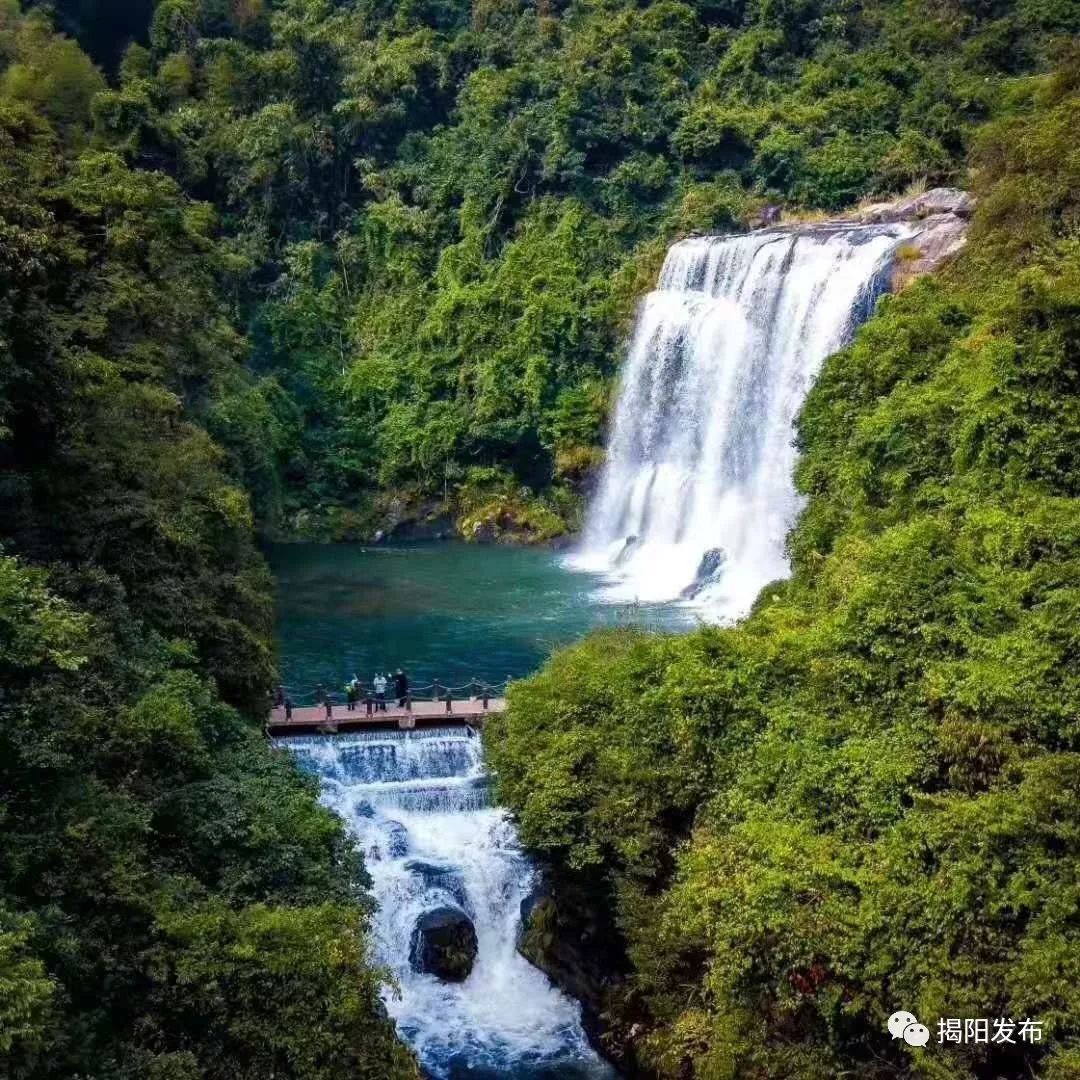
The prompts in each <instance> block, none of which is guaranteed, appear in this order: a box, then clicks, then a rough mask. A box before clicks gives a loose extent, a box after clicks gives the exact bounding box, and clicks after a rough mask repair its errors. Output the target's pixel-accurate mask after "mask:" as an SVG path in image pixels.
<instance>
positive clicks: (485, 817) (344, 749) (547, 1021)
mask: <svg viewBox="0 0 1080 1080" xmlns="http://www.w3.org/2000/svg"><path fill="white" fill-rule="evenodd" d="M268 555H269V558H270V562H271V565H272V567H273V570H274V573H275V575H276V576H277V582H278V637H279V644H280V650H281V657H280V662H281V669H282V677H283V680H284V681H285V683H286V685H288V686H289V687H290V690H291V692H292V694H293V697H294V699H295V700H296V701H297V702H301V703H306V700H305V699H306V695H307V694H308V693H309V691H310V688H312V687H314V686H315V685H316V684H317V683H320V682H321V683H323V684H324V686H325V687H326V688H327V689H329V690H337V689H338V688H339V687H340V686H341V685H342V683H343V682H344V680H345V679H346V678H348V677H349V676H351V675H352V674H353V673H356V674H358V675H359V676H360V677H361V679H363V680H364V681H370V679H371V677H372V675H373V674H374V672H376V671H386V670H388V669H395V668H397V667H402V668H404V669H405V670H406V671H407V672H408V673H409V675H410V677H411V679H412V682H413V684H414V686H415V685H420V684H423V683H429V682H431V681H433V680H435V679H438V680H439V681H440V682H441V683H442V684H443V685H450V686H460V685H463V684H465V683H468V682H469V681H470V680H472V679H474V678H475V679H480V680H483V681H485V682H489V683H497V682H501V681H502V680H504V679H506V678H507V677H511V678H517V677H520V676H523V675H527V674H529V673H530V672H532V671H534V670H535V669H536V668H537V667H539V666H540V664H542V663H543V661H544V659H545V658H546V657H547V656H548V655H549V654H550V652H551V650H552V649H554V648H555V647H557V646H559V645H562V644H565V643H567V642H570V641H573V640H574V639H576V638H578V637H580V636H581V635H583V634H585V633H587V632H588V631H589V630H591V629H593V628H595V627H598V626H605V625H613V624H620V623H621V624H626V623H633V624H636V625H644V626H649V627H655V628H688V627H689V626H691V625H693V620H692V616H691V615H690V613H689V612H688V611H686V610H685V609H681V608H678V607H674V606H667V607H661V606H656V607H613V606H610V605H605V604H602V603H598V602H597V601H596V600H595V599H594V598H593V596H592V595H591V594H592V593H593V592H594V590H595V589H596V587H597V585H598V584H599V579H598V578H595V577H591V576H588V575H584V574H578V573H573V572H571V571H569V570H567V569H565V568H564V567H563V566H562V564H561V561H560V559H559V557H558V556H557V555H556V554H554V553H553V552H551V551H545V550H538V549H535V548H509V547H480V546H474V545H466V544H462V543H453V542H450V543H429V544H413V545H408V546H393V547H390V546H383V545H379V546H375V547H366V546H362V545H335V546H324V545H314V544H290V545H280V546H276V547H273V548H271V549H270V551H269V552H268ZM471 735H472V733H471V732H469V731H465V730H462V729H460V728H458V729H452V728H446V729H432V730H425V731H415V732H409V731H389V732H386V731H382V732H372V731H365V732H360V733H354V734H346V735H317V736H303V737H299V738H295V739H287V740H283V742H282V745H285V746H288V747H289V748H290V749H291V750H292V752H293V753H294V754H296V755H297V758H298V760H299V761H300V763H301V764H302V766H303V767H304V768H306V769H308V770H309V771H311V772H313V773H315V774H316V775H317V776H318V777H319V778H320V780H321V783H322V797H323V802H324V803H325V804H326V805H327V806H330V807H331V808H333V809H334V810H335V811H336V812H337V813H338V814H340V815H341V817H342V818H343V819H344V820H345V821H346V822H347V823H348V825H349V828H350V833H351V835H352V836H353V837H354V838H355V839H356V842H357V844H358V846H359V847H360V848H361V849H362V850H363V851H364V854H365V859H366V865H367V868H368V871H369V873H370V874H371V878H372V888H373V892H374V894H375V897H376V900H377V901H378V909H377V911H376V914H375V916H374V919H375V922H374V931H375V932H374V935H373V940H374V943H375V948H376V951H377V955H378V957H379V959H380V961H381V962H382V963H384V964H385V965H386V966H387V968H388V969H389V970H390V971H391V972H393V974H394V977H395V980H396V982H397V986H398V988H399V992H398V993H397V994H396V995H389V994H388V995H387V997H386V1004H387V1009H388V1011H389V1013H390V1015H391V1016H392V1017H393V1018H394V1020H395V1021H396V1023H397V1026H398V1031H399V1033H400V1034H401V1036H402V1037H403V1038H404V1039H405V1040H406V1041H407V1042H408V1043H409V1044H410V1045H411V1046H412V1047H413V1049H414V1050H415V1051H416V1053H417V1056H418V1057H419V1059H420V1061H421V1063H422V1065H423V1067H424V1070H425V1073H426V1075H428V1076H430V1077H432V1078H433V1080H497V1078H501V1080H613V1078H614V1077H615V1075H616V1074H615V1072H614V1070H613V1069H611V1068H610V1067H609V1066H608V1065H607V1064H606V1063H604V1062H603V1061H602V1060H601V1059H600V1058H599V1057H598V1056H597V1054H596V1052H595V1051H594V1050H593V1049H592V1048H591V1047H590V1046H589V1044H588V1040H587V1037H586V1035H585V1031H584V1029H583V1027H582V1024H581V1019H580V1009H579V1007H578V1005H577V1004H576V1003H575V1002H573V1001H572V1000H570V999H569V998H567V997H566V996H565V995H564V994H562V993H561V992H560V991H558V990H557V989H556V988H554V987H553V986H551V984H550V983H549V982H548V980H547V979H546V978H545V977H544V976H543V975H542V974H541V973H540V972H539V971H537V970H536V969H535V968H533V967H531V966H530V965H529V964H528V962H527V961H526V960H525V959H524V958H523V957H521V956H520V955H519V954H518V952H517V950H516V940H517V935H518V933H519V929H520V921H521V916H520V913H521V905H522V902H523V901H524V900H525V899H526V898H527V897H528V896H529V894H530V892H531V890H532V889H533V887H534V884H535V882H536V870H535V868H534V866H533V864H532V863H531V861H530V860H529V858H528V856H527V855H526V854H525V852H523V851H522V850H521V847H520V844H519V841H518V838H517V831H516V829H515V828H514V826H513V823H512V822H511V821H510V819H509V818H508V817H507V815H506V814H505V813H504V812H503V811H502V810H500V809H499V808H498V807H494V806H491V805H490V804H489V794H488V790H489V789H488V788H487V785H486V784H483V783H482V781H483V779H484V766H483V759H482V751H481V747H480V741H479V740H478V739H475V738H472V737H471ZM431 866H434V867H436V868H438V870H439V873H438V875H436V876H435V877H431V876H430V875H428V876H425V875H424V873H423V872H422V868H423V867H431ZM447 881H451V882H452V883H453V888H452V889H451V888H448V887H447V884H446V882H447ZM446 905H453V906H459V907H461V909H462V910H463V911H464V912H465V913H466V914H467V916H468V917H469V918H470V920H471V921H472V923H473V925H474V928H475V930H476V934H477V939H478V942H479V949H478V954H477V959H476V964H475V966H474V968H473V971H472V973H471V974H470V975H469V977H468V978H467V979H466V980H465V981H464V982H463V983H444V982H442V981H441V980H439V979H437V978H436V977H435V976H434V975H431V974H427V973H424V972H418V971H414V970H413V969H412V965H411V962H410V959H409V956H410V952H411V942H412V938H413V934H414V933H415V927H416V925H417V920H418V918H419V916H420V915H421V914H422V913H423V912H425V911H428V910H432V909H434V908H436V907H440V906H446Z"/></svg>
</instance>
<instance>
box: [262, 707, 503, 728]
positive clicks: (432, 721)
mask: <svg viewBox="0 0 1080 1080" xmlns="http://www.w3.org/2000/svg"><path fill="white" fill-rule="evenodd" d="M505 708H506V699H505V698H491V699H489V701H488V703H487V709H485V708H484V703H483V701H482V700H481V699H480V698H465V699H463V700H461V701H453V702H451V703H450V712H447V711H446V702H445V701H414V702H413V703H412V710H411V711H409V710H407V709H400V708H398V706H397V705H395V704H390V703H388V704H387V706H386V710H385V712H384V711H382V710H372V713H371V715H370V716H368V714H367V707H366V706H365V705H364V703H363V702H362V701H361V702H359V703H358V704H357V706H356V709H355V710H354V711H353V712H349V710H348V709H347V708H346V707H345V706H344V705H336V704H335V705H334V709H333V715H332V718H331V719H330V720H327V718H326V708H325V707H324V706H322V705H309V706H305V707H304V708H294V709H293V711H292V719H291V720H286V719H285V710H284V709H283V708H276V709H271V710H270V715H269V717H268V718H267V721H266V732H267V734H268V735H274V736H278V735H305V734H306V735H311V734H319V733H333V732H335V731H356V730H358V729H363V728H405V729H408V728H411V727H461V726H464V725H468V726H470V727H480V726H482V725H483V723H484V719H485V717H487V716H489V715H490V714H491V713H493V712H502V711H503V710H504V709H505Z"/></svg>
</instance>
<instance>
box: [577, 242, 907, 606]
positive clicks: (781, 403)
mask: <svg viewBox="0 0 1080 1080" xmlns="http://www.w3.org/2000/svg"><path fill="white" fill-rule="evenodd" d="M909 235H910V230H909V229H908V228H907V227H906V226H903V225H878V226H842V225H828V226H808V227H806V228H804V229H801V230H788V229H776V230H768V231H761V232H754V233H750V234H747V235H743V236H728V237H698V238H695V239H691V240H683V241H681V242H680V243H677V244H675V245H674V246H673V247H672V248H671V249H670V251H669V252H668V255H667V259H666V260H665V262H664V266H663V269H662V271H661V273H660V281H659V283H658V285H657V288H656V290H655V291H654V292H652V293H650V294H649V296H648V297H647V298H646V300H645V301H644V303H643V305H642V308H641V310H640V312H639V315H638V321H637V326H636V329H635V333H634V337H633V341H632V344H631V346H630V351H629V355H628V358H627V361H626V365H625V368H624V371H623V375H622V383H621V389H620V393H619V398H618V403H617V406H616V410H615V416H614V424H613V428H612V432H611V438H610V445H609V448H608V458H607V464H606V467H605V471H604V473H603V476H602V478H601V482H600V486H599V490H598V492H597V494H596V497H595V498H594V500H593V501H592V503H591V505H590V507H589V514H588V518H587V525H586V530H585V535H584V537H583V543H582V546H581V548H580V550H579V551H577V552H576V553H575V554H574V555H573V556H571V557H570V559H569V560H568V562H569V565H571V566H573V567H575V568H578V569H584V570H590V571H600V572H601V573H603V574H605V579H604V580H605V584H604V585H602V586H601V589H600V597H601V598H602V599H607V600H613V601H622V602H626V601H632V602H633V601H641V602H653V601H665V600H675V599H680V598H682V599H684V600H693V601H695V602H697V603H699V604H701V606H702V607H703V608H704V609H705V611H706V613H707V614H708V615H710V616H711V617H713V618H716V619H730V618H735V617H738V616H739V615H742V614H744V613H745V612H746V611H747V609H748V608H749V607H750V605H751V604H752V603H753V600H754V598H755V597H756V595H757V593H758V592H759V590H760V589H761V587H762V586H763V585H765V584H767V583H768V582H769V581H773V580H775V579H777V578H780V577H783V576H786V575H787V573H788V569H789V568H788V562H787V557H786V552H785V546H784V545H785V538H786V535H787V533H788V530H789V529H790V528H791V526H792V525H793V524H794V521H795V518H796V516H797V514H798V512H799V509H800V505H801V502H800V499H799V497H798V495H797V494H796V492H795V488H794V484H793V480H792V474H793V470H794V466H795V457H796V452H795V447H794V445H793V424H794V421H795V417H796V415H797V413H798V411H799V409H800V407H801V406H802V403H803V400H804V399H805V397H806V393H807V391H808V390H809V388H810V385H811V383H812V382H813V380H814V378H815V377H816V375H817V373H818V371H819V370H820V368H821V364H822V362H823V361H824V360H825V358H826V357H827V356H828V355H829V354H830V353H832V352H835V351H836V350H837V349H838V348H839V347H840V346H842V345H843V344H844V343H845V341H846V340H847V339H848V337H849V336H850V334H851V333H852V331H853V330H854V328H855V327H856V326H857V325H858V323H859V322H860V321H861V320H863V319H865V318H866V317H867V315H868V314H869V312H870V311H871V310H872V308H873V303H874V301H875V300H876V299H877V296H878V294H879V293H880V292H881V291H883V289H884V287H885V284H886V280H887V273H888V270H889V267H890V264H891V259H892V255H893V252H894V251H895V249H896V248H897V246H898V245H899V244H900V243H901V242H902V241H903V240H904V239H905V238H906V237H907V236H909Z"/></svg>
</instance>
